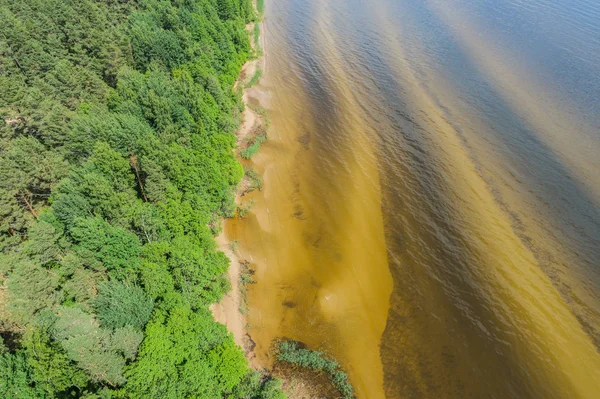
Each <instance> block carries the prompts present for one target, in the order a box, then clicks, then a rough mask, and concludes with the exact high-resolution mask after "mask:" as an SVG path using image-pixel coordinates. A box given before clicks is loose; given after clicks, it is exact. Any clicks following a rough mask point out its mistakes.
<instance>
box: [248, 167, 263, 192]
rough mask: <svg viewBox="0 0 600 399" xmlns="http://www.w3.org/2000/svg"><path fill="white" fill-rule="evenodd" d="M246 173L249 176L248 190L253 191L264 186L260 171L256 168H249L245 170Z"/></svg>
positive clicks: (259, 189)
mask: <svg viewBox="0 0 600 399" xmlns="http://www.w3.org/2000/svg"><path fill="white" fill-rule="evenodd" d="M244 174H245V175H246V177H247V178H248V181H249V183H248V190H247V192H252V191H254V190H258V191H261V190H262V186H263V179H262V177H260V175H259V174H258V172H256V171H255V170H254V169H251V168H247V169H245V170H244Z"/></svg>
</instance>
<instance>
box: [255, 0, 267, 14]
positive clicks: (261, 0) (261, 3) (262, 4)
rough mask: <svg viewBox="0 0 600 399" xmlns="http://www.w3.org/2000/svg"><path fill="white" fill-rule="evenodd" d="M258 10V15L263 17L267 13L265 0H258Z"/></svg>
mask: <svg viewBox="0 0 600 399" xmlns="http://www.w3.org/2000/svg"><path fill="white" fill-rule="evenodd" d="M256 10H257V11H258V15H259V16H260V17H261V18H262V16H263V15H264V13H265V0H256Z"/></svg>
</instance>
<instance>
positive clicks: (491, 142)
mask: <svg viewBox="0 0 600 399" xmlns="http://www.w3.org/2000/svg"><path fill="white" fill-rule="evenodd" d="M265 28H266V31H265V32H264V34H265V39H266V44H265V48H266V54H267V58H266V71H265V72H266V73H265V75H264V76H265V77H264V78H263V80H262V82H261V85H260V87H259V90H260V91H262V92H264V93H268V98H266V99H262V102H263V103H264V104H265V105H266V106H267V108H269V115H270V119H271V127H270V131H269V135H270V136H269V142H268V143H267V144H266V145H265V146H264V148H263V149H262V150H261V153H260V154H259V155H258V156H257V157H256V158H255V159H254V160H253V162H254V164H255V168H257V169H258V170H259V172H261V173H263V176H264V178H265V188H264V190H263V192H261V193H256V194H253V195H252V198H253V199H254V200H255V201H256V202H255V205H254V208H253V211H252V214H251V215H250V216H249V217H248V218H247V219H245V220H243V221H233V222H229V223H228V224H226V230H227V234H228V236H229V237H230V239H239V240H240V244H241V247H242V249H241V250H242V251H243V252H244V254H245V256H247V257H248V258H251V259H252V261H253V262H254V264H255V267H256V270H257V281H258V283H257V284H255V285H253V286H252V288H251V290H250V294H249V301H250V304H251V312H250V314H249V318H248V321H249V331H250V334H251V335H252V338H253V339H254V340H255V341H256V343H257V348H256V351H257V356H258V358H259V360H261V362H263V364H266V363H268V361H269V357H268V354H267V353H268V349H269V347H270V345H271V343H272V341H273V339H276V338H279V337H287V338H293V339H297V340H300V341H302V342H305V343H306V344H307V345H309V346H310V347H311V348H314V349H321V350H325V351H328V352H329V353H331V354H332V355H334V356H335V357H336V358H338V359H339V360H340V362H341V363H342V364H343V366H344V367H345V368H346V369H347V370H348V371H349V373H350V378H351V381H352V383H353V384H354V385H355V386H356V388H357V393H358V396H359V397H360V398H381V397H388V398H430V397H435V398H439V397H443V398H453V397H456V398H467V397H473V398H483V397H495V398H509V397H514V398H527V397H532V398H534V397H535V398H537V397H543V398H555V397H556V398H579V397H581V398H596V397H598V393H599V392H600V355H599V353H598V347H599V346H600V298H599V292H598V283H599V282H600V270H599V268H600V96H599V94H600V78H599V76H600V5H598V4H596V3H595V2H592V1H584V0H573V1H566V0H554V1H551V0H531V1H517V0H421V1H414V0H412V1H411V0H372V1H368V2H367V1H362V0H321V1H317V0H304V1H297V0H278V1H271V2H267V12H266V20H265Z"/></svg>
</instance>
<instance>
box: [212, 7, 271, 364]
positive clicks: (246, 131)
mask: <svg viewBox="0 0 600 399" xmlns="http://www.w3.org/2000/svg"><path fill="white" fill-rule="evenodd" d="M254 6H255V10H256V2H254ZM257 13H258V11H257ZM255 24H258V26H259V28H260V32H261V34H260V36H259V40H258V46H257V43H255V41H254V37H253V34H252V32H253V29H254V26H255ZM263 26H264V16H263V17H261V19H260V21H258V22H252V23H249V24H248V25H247V26H246V31H247V32H248V36H249V37H250V41H251V45H252V48H253V49H254V50H255V51H256V50H257V48H260V49H262V54H260V56H259V57H257V58H255V59H251V60H248V61H247V62H246V63H245V64H244V65H243V66H242V70H241V72H240V76H239V78H238V80H237V82H236V84H235V86H234V90H236V89H237V88H238V87H239V86H240V85H246V84H247V83H248V82H249V81H250V80H251V79H252V77H253V76H254V75H255V74H256V71H257V70H259V69H261V70H262V71H264V70H265V57H266V55H265V52H264V48H265V46H264V44H265V40H264V35H263V34H262V32H263ZM259 83H260V79H259V81H258V82H256V85H254V86H252V87H247V88H243V93H242V101H243V103H244V112H243V113H242V118H241V124H240V128H239V129H238V131H237V132H236V136H237V141H236V143H237V145H238V147H237V148H236V151H235V152H236V156H237V159H238V161H239V162H240V164H242V165H243V166H244V169H246V167H247V166H249V165H251V164H252V161H251V160H245V159H243V158H242V157H241V156H240V150H241V148H242V144H243V142H244V140H245V139H246V138H247V137H248V136H249V135H250V134H251V133H252V132H253V131H254V130H255V129H256V128H258V127H261V126H263V127H264V126H265V121H264V118H263V117H262V116H261V115H259V114H258V113H257V112H256V111H255V109H254V108H255V106H256V105H258V106H259V107H261V106H262V104H261V101H260V98H261V97H264V94H263V93H261V92H260V90H259V89H257V87H256V86H257V85H258V84H259ZM247 183H248V177H247V176H246V175H244V177H243V178H242V181H240V183H239V185H238V187H237V189H236V193H235V197H234V201H235V204H236V205H237V206H238V209H240V208H239V207H240V206H242V197H243V196H244V195H246V194H248V191H247V190H246V187H247ZM238 219H241V217H240V216H239V215H237V212H236V215H235V216H234V217H232V218H228V219H222V221H221V222H222V230H221V232H220V233H219V235H218V236H217V237H215V242H216V243H217V247H218V250H219V251H221V252H223V253H224V254H225V255H226V256H227V257H228V258H229V260H230V265H229V269H228V273H227V274H228V277H229V281H230V283H231V290H230V291H229V292H227V294H226V295H225V296H224V297H223V299H221V301H219V302H217V303H214V304H212V305H211V306H210V311H211V312H212V314H213V317H214V319H215V320H216V321H217V322H219V323H221V324H224V325H225V326H226V327H227V329H228V330H229V331H230V332H231V333H232V334H233V337H234V341H235V343H236V344H237V345H239V346H240V347H241V348H242V349H243V350H244V353H245V356H246V360H247V361H248V365H249V366H250V368H252V369H254V370H261V369H264V367H263V366H262V365H260V364H258V362H257V360H256V356H255V354H254V351H253V349H254V342H253V341H252V338H251V336H250V334H249V332H248V328H247V320H246V318H247V317H246V314H244V313H243V312H242V305H243V304H244V302H245V298H243V294H242V284H241V279H242V265H241V264H242V263H243V262H245V261H246V260H245V259H244V257H243V256H241V255H240V254H239V253H238V251H237V250H236V246H237V240H233V239H231V238H230V237H228V236H227V229H226V226H225V225H226V224H227V223H229V222H231V221H234V220H238Z"/></svg>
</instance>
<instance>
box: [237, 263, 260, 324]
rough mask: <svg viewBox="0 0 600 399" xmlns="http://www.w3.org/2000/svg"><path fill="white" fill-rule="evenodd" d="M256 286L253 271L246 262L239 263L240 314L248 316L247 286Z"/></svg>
mask: <svg viewBox="0 0 600 399" xmlns="http://www.w3.org/2000/svg"><path fill="white" fill-rule="evenodd" d="M249 284H256V281H255V280H254V269H252V268H251V267H250V262H248V261H247V260H243V261H240V313H242V314H244V315H245V314H248V285H249Z"/></svg>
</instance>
